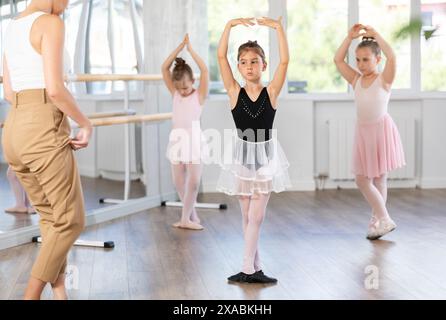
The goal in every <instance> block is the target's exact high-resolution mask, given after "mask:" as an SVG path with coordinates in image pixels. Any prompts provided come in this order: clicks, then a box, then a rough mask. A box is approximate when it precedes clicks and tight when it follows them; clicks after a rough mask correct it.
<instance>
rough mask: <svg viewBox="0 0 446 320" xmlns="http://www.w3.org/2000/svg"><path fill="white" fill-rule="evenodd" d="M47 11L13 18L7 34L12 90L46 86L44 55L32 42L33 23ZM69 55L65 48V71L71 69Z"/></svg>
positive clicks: (6, 49)
mask: <svg viewBox="0 0 446 320" xmlns="http://www.w3.org/2000/svg"><path fill="white" fill-rule="evenodd" d="M43 14H46V13H45V12H41V11H37V12H34V13H32V14H30V15H27V16H25V17H23V18H18V19H12V20H11V22H10V23H9V25H8V28H7V30H6V36H5V51H4V53H5V57H6V61H7V66H8V70H9V76H10V81H11V86H12V90H13V91H15V92H19V91H22V90H27V89H42V88H45V87H46V86H45V78H44V72H43V59H42V56H41V55H40V54H39V53H38V52H37V51H36V50H35V49H34V47H33V46H32V45H31V42H30V32H31V28H32V26H33V23H34V22H35V21H36V19H37V18H39V17H40V16H41V15H43ZM69 64H70V61H69V56H68V54H67V52H66V50H64V69H65V70H64V71H65V72H68V71H69Z"/></svg>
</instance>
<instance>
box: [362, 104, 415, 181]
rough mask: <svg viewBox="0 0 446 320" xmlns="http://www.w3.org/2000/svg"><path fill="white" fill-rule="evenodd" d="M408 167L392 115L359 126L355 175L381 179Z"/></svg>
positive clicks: (385, 115)
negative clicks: (394, 171) (391, 172)
mask: <svg viewBox="0 0 446 320" xmlns="http://www.w3.org/2000/svg"><path fill="white" fill-rule="evenodd" d="M405 164H406V162H405V159H404V150H403V145H402V143H401V138H400V135H399V133H398V129H397V127H396V125H395V123H394V121H393V119H392V118H391V117H390V115H389V114H388V113H386V114H384V116H382V117H380V118H379V119H378V120H376V121H372V122H360V121H358V122H357V123H356V130H355V137H354V143H353V173H354V174H355V175H361V176H365V177H367V178H370V179H371V178H377V177H380V176H381V175H383V174H385V173H388V172H390V171H392V170H395V169H398V168H401V167H403V166H404V165H405Z"/></svg>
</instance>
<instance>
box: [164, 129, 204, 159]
mask: <svg viewBox="0 0 446 320" xmlns="http://www.w3.org/2000/svg"><path fill="white" fill-rule="evenodd" d="M166 158H167V159H169V161H170V163H171V164H179V163H186V164H201V163H207V161H208V160H209V148H208V145H207V142H206V137H205V136H204V134H203V133H202V131H201V130H197V131H195V132H192V131H191V130H186V129H181V128H180V129H173V130H172V131H171V132H170V135H169V143H168V145H167V150H166Z"/></svg>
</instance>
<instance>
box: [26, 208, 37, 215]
mask: <svg viewBox="0 0 446 320" xmlns="http://www.w3.org/2000/svg"><path fill="white" fill-rule="evenodd" d="M36 213H37V211H36V209H34V208H33V207H30V208H28V214H36Z"/></svg>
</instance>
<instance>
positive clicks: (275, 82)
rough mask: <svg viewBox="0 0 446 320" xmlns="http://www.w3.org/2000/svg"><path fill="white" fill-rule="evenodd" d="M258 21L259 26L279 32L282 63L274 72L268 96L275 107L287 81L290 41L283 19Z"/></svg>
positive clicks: (280, 62)
mask: <svg viewBox="0 0 446 320" xmlns="http://www.w3.org/2000/svg"><path fill="white" fill-rule="evenodd" d="M257 21H258V24H259V25H261V26H267V27H270V28H273V29H275V30H276V31H277V37H278V39H279V54H280V61H279V65H278V66H277V69H276V71H275V72H274V77H273V79H272V81H271V82H270V84H269V86H268V94H269V96H270V99H271V104H272V105H273V106H275V105H276V101H277V97H278V96H279V94H280V91H281V90H282V87H283V84H284V82H285V80H286V73H287V70H288V63H289V61H290V53H289V49H288V41H287V38H286V33H285V30H284V29H283V26H282V17H280V18H279V19H278V20H274V19H270V18H267V17H263V18H262V19H258V20H257Z"/></svg>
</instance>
